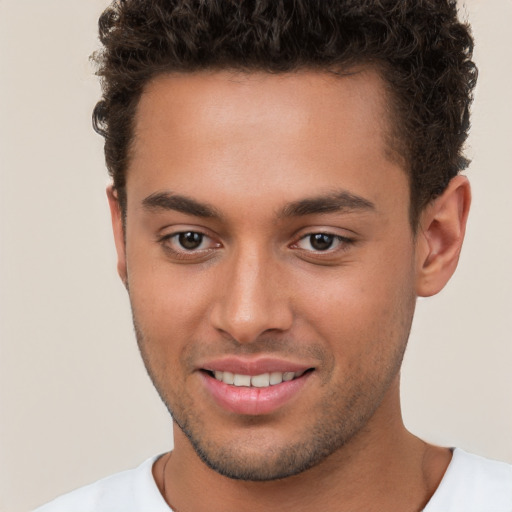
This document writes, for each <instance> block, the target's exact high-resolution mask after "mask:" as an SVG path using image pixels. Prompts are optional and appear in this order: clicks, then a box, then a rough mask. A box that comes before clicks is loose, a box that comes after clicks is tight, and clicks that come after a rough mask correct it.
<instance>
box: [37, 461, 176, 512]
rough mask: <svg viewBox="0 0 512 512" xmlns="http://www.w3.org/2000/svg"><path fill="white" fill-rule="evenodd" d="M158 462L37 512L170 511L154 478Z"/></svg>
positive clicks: (97, 483) (146, 464)
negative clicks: (153, 470)
mask: <svg viewBox="0 0 512 512" xmlns="http://www.w3.org/2000/svg"><path fill="white" fill-rule="evenodd" d="M156 459H158V457H152V458H151V459H148V460H146V461H145V462H144V463H143V464H141V465H140V466H138V467H137V468H135V469H130V470H127V471H122V472H121V473H116V474H114V475H112V476H109V477H107V478H103V479H101V480H98V481H97V482H95V483H93V484H90V485H87V486H85V487H81V488H80V489H77V490H75V491H72V492H70V493H67V494H64V495H62V496H60V497H58V498H57V499H55V500H53V501H51V502H50V503H47V504H46V505H43V506H42V507H39V508H38V509H36V510H35V511H34V512H70V511H71V510H72V511H73V512H121V511H122V512H140V511H144V512H170V509H169V507H168V506H167V504H166V503H165V501H164V500H163V498H162V496H161V495H160V491H159V490H158V487H157V486H156V483H155V481H154V479H153V474H152V467H153V463H154V462H155V460H156Z"/></svg>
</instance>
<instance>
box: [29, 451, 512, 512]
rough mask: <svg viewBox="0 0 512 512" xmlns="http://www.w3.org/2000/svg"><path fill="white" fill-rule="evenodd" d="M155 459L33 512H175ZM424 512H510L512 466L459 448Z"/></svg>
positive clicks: (511, 511)
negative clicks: (164, 491)
mask: <svg viewBox="0 0 512 512" xmlns="http://www.w3.org/2000/svg"><path fill="white" fill-rule="evenodd" d="M157 458H158V457H153V458H151V459H149V460H147V461H146V462H144V463H143V464H141V465H140V466H139V467H138V468H135V469H131V470H129V471H123V472H122V473H117V474H115V475H112V476H110V477H107V478H104V479H102V480H99V481H98V482H96V483H94V484H91V485H88V486H86V487H82V488H80V489H77V490H76V491H73V492H70V493H68V494H65V495H63V496H61V497H59V498H57V499H56V500H54V501H52V502H50V503H48V504H47V505H44V506H42V507H40V508H38V509H37V510H35V511H34V512H172V511H171V509H170V508H169V506H168V505H167V504H166V503H165V501H164V499H163V498H162V495H161V494H160V491H159V490H158V487H157V486H156V483H155V481H154V479H153V474H152V467H153V463H154V462H155V460H156V459H157ZM423 512H512V466H511V465H510V464H506V463H504V462H497V461H493V460H489V459H484V458H483V457H479V456H477V455H471V454H469V453H466V452H464V451H463V450H459V449H455V450H454V452H453V457H452V460H451V462H450V465H449V466H448V469H447V470H446V473H445V475H444V477H443V479H442V481H441V484H440V485H439V487H438V489H437V491H436V492H435V493H434V496H432V498H431V500H430V501H429V503H428V505H427V506H426V507H425V509H424V511H423Z"/></svg>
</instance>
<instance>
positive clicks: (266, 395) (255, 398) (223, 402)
mask: <svg viewBox="0 0 512 512" xmlns="http://www.w3.org/2000/svg"><path fill="white" fill-rule="evenodd" d="M311 373H312V372H306V373H305V374H304V375H302V376H300V377H298V378H296V379H293V380H290V381H288V382H282V383H281V384H275V385H274V386H269V387H266V388H253V387H245V386H232V385H229V384H225V383H224V382H221V381H219V380H217V379H215V378H214V377H212V376H210V375H209V374H207V373H205V372H201V373H200V374H201V377H202V379H203V382H204V384H205V386H206V388H207V390H208V391H209V392H210V394H211V395H212V397H213V399H214V400H215V402H216V403H217V404H218V405H220V407H222V408H223V409H225V410H227V411H229V412H234V413H236V414H245V415H253V416H255V415H262V414H270V413H272V412H274V411H276V410H277V409H279V408H280V407H282V406H284V405H285V404H287V403H288V402H289V401H290V400H292V399H293V398H294V397H295V396H296V395H297V394H298V393H299V392H300V391H301V390H302V388H303V387H304V385H305V384H306V382H307V381H308V380H309V377H310V375H311Z"/></svg>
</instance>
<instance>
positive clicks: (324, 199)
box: [279, 190, 376, 218]
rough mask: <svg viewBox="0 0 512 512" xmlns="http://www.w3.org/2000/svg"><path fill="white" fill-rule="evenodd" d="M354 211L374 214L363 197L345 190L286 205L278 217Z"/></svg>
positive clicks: (368, 202)
mask: <svg viewBox="0 0 512 512" xmlns="http://www.w3.org/2000/svg"><path fill="white" fill-rule="evenodd" d="M355 211H363V212H364V211H367V212H372V211H373V212H375V211H376V208H375V204H374V203H372V202H371V201H369V200H368V199H365V198H364V197H361V196H358V195H355V194H352V193H350V192H347V191H346V190H341V191H336V192H333V193H330V194H326V195H321V196H316V197H308V198H305V199H300V200H298V201H293V202H292V203H289V204H287V205H286V206H285V207H284V208H283V209H282V210H281V212H280V214H279V216H280V217H285V218H286V217H300V216H305V215H314V214H322V213H324V214H325V213H340V212H341V213H349V212H355Z"/></svg>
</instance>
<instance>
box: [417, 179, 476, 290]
mask: <svg viewBox="0 0 512 512" xmlns="http://www.w3.org/2000/svg"><path fill="white" fill-rule="evenodd" d="M470 204H471V189H470V186H469V181H468V179H467V178H466V177H465V176H456V177H455V178H453V179H452V180H451V181H450V183H449V185H448V187H447V188H446V190H445V191H444V192H443V194H442V195H441V196H439V197H437V198H436V199H434V200H433V201H432V202H431V203H430V204H429V205H427V207H426V208H425V209H424V211H423V212H422V214H421V216H420V221H419V229H418V234H417V243H416V249H417V252H416V255H417V259H416V268H417V280H416V293H417V295H418V296H420V297H429V296H431V295H435V294H436V293H438V292H440V291H441V290H442V289H443V288H444V286H445V285H446V283H447V282H448V281H449V279H450V277H451V276H452V274H453V273H454V272H455V269H456V268H457V263H458V261H459V255H460V251H461V249H462V242H463V240H464V234H465V232H466V222H467V218H468V213H469V206H470Z"/></svg>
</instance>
